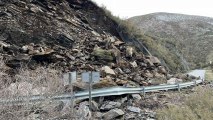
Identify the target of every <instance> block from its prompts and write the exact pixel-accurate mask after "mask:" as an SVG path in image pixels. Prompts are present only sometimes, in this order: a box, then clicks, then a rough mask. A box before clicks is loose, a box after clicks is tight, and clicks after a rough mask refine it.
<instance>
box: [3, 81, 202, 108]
mask: <svg viewBox="0 0 213 120" xmlns="http://www.w3.org/2000/svg"><path fill="white" fill-rule="evenodd" d="M202 82H204V79H201V80H196V81H192V82H185V83H178V84H171V85H170V84H165V85H158V86H147V87H138V88H126V87H112V88H102V89H94V90H93V91H92V92H91V95H92V97H101V96H116V95H123V94H136V93H143V94H144V95H145V93H147V92H154V91H161V90H172V89H177V90H180V89H182V88H187V87H189V86H194V85H197V84H200V83H202ZM72 98H74V99H75V100H80V99H87V98H89V91H83V92H77V93H74V95H73V96H72V95H70V94H63V95H57V96H42V95H34V96H20V97H17V98H11V99H10V100H8V99H0V104H3V105H11V104H25V103H35V102H40V101H46V100H50V101H68V100H70V99H72Z"/></svg>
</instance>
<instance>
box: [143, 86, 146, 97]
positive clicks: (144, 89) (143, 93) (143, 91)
mask: <svg viewBox="0 0 213 120" xmlns="http://www.w3.org/2000/svg"><path fill="white" fill-rule="evenodd" d="M145 94H146V92H145V87H144V86H143V96H144V97H145Z"/></svg>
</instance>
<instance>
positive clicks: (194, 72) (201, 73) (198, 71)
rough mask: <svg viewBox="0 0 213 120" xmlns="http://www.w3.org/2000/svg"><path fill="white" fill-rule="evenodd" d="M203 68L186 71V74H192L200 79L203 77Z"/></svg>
mask: <svg viewBox="0 0 213 120" xmlns="http://www.w3.org/2000/svg"><path fill="white" fill-rule="evenodd" d="M205 72H206V71H205V70H193V71H191V72H189V73H188V75H192V76H195V77H200V79H205Z"/></svg>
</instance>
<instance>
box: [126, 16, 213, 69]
mask: <svg viewBox="0 0 213 120" xmlns="http://www.w3.org/2000/svg"><path fill="white" fill-rule="evenodd" d="M129 21H130V22H131V23H133V24H134V25H136V26H137V27H138V29H140V30H141V32H142V33H144V34H146V35H148V36H150V37H151V38H152V39H154V40H155V42H158V43H159V44H161V46H162V48H163V49H164V50H166V51H170V52H171V53H172V54H173V56H171V57H172V60H177V59H178V60H177V61H179V62H181V64H179V65H184V66H185V67H187V65H189V66H190V67H191V68H194V67H202V65H203V64H205V63H206V62H208V61H210V60H212V52H213V47H212V44H213V41H212V39H213V24H212V23H213V19H212V18H207V17H198V16H187V15H181V14H169V13H155V14H148V15H144V16H136V17H133V18H130V19H129ZM176 63H177V62H176ZM180 67H181V66H178V68H180Z"/></svg>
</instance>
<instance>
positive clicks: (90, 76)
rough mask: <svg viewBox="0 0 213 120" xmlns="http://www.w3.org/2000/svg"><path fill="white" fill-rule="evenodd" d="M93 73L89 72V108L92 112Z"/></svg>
mask: <svg viewBox="0 0 213 120" xmlns="http://www.w3.org/2000/svg"><path fill="white" fill-rule="evenodd" d="M92 79H93V78H92V72H89V108H90V110H92Z"/></svg>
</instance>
